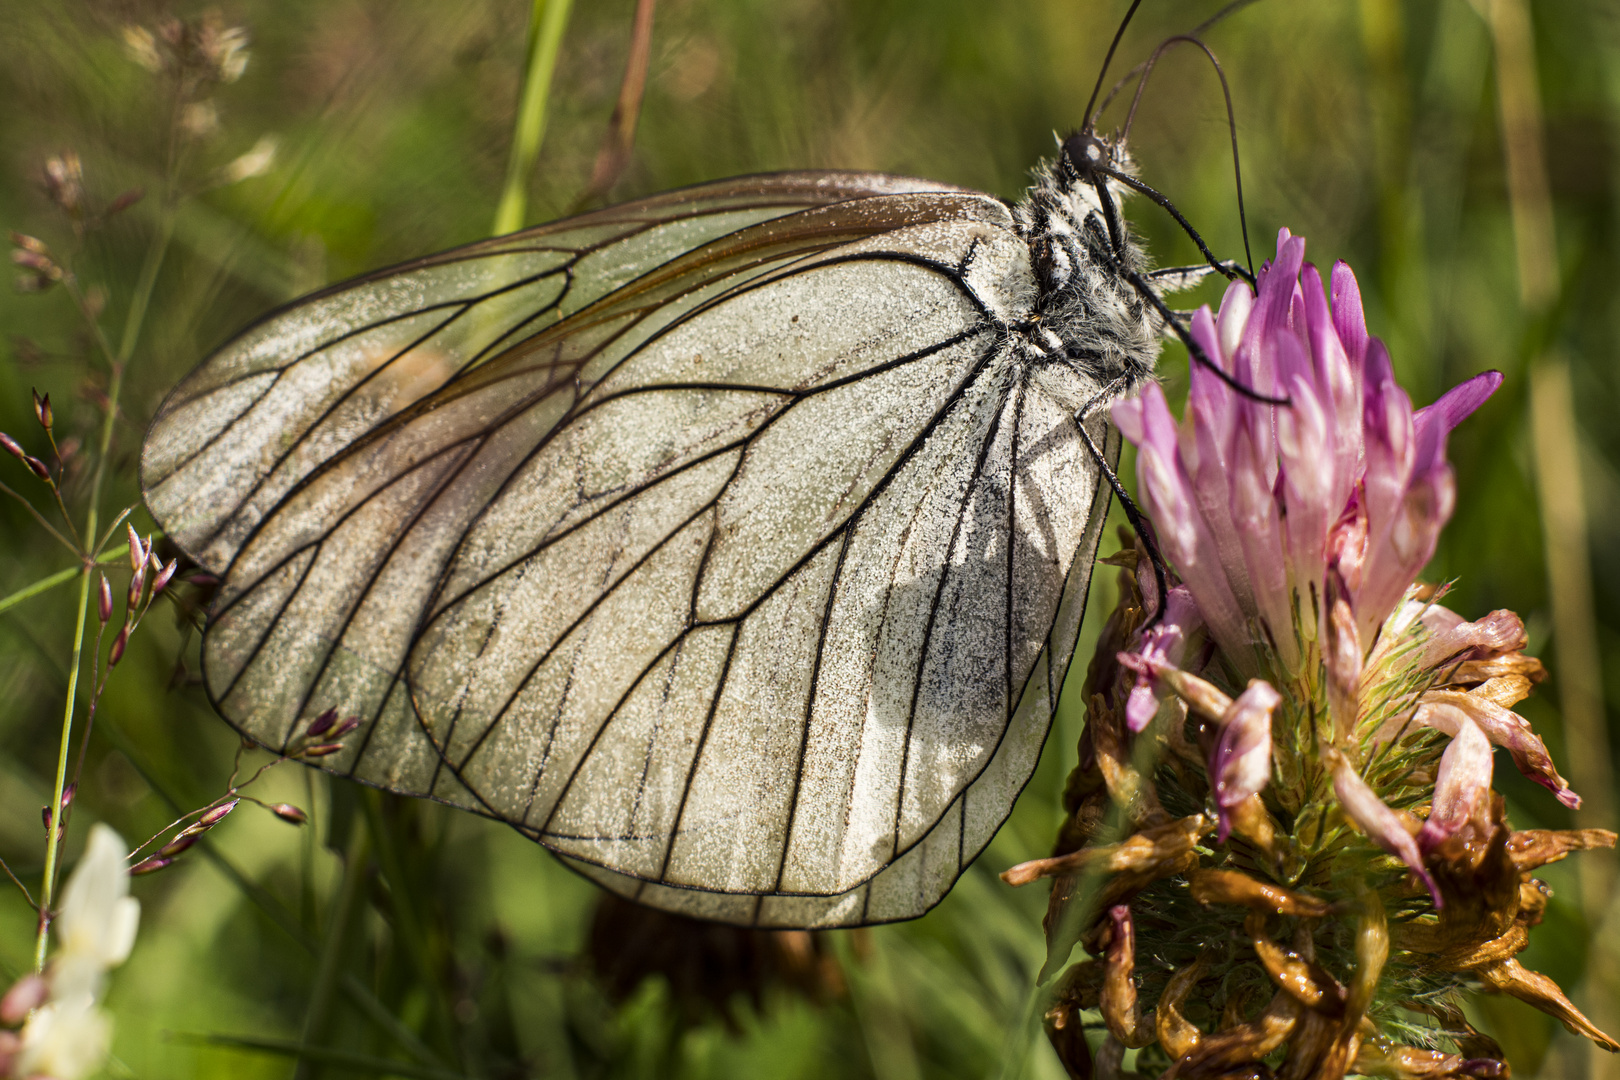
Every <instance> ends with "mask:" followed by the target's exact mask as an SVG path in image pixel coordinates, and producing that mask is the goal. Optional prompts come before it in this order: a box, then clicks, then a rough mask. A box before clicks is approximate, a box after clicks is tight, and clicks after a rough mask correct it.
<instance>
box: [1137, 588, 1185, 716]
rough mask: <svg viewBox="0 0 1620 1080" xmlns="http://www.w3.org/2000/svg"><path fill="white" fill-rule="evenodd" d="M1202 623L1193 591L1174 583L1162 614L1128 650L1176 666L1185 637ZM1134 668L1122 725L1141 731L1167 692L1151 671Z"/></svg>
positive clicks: (1181, 652)
mask: <svg viewBox="0 0 1620 1080" xmlns="http://www.w3.org/2000/svg"><path fill="white" fill-rule="evenodd" d="M1144 602H1145V601H1144ZM1202 626H1203V620H1202V619H1201V618H1200V617H1199V614H1198V605H1197V604H1195V603H1194V602H1193V598H1192V592H1191V591H1190V590H1188V588H1187V587H1186V586H1185V585H1177V586H1176V587H1175V588H1173V589H1171V590H1170V591H1169V592H1168V593H1167V594H1166V595H1165V605H1164V617H1163V618H1161V619H1160V620H1159V621H1158V622H1157V623H1155V624H1153V626H1151V627H1149V628H1148V629H1147V630H1146V631H1144V632H1143V633H1142V634H1141V635H1140V636H1139V638H1138V641H1137V644H1136V646H1135V647H1134V648H1133V649H1132V650H1131V652H1132V653H1133V654H1134V655H1137V656H1140V657H1143V658H1144V659H1149V658H1151V659H1152V660H1154V661H1157V662H1159V663H1163V664H1168V665H1169V666H1171V667H1176V666H1178V665H1179V664H1180V663H1181V659H1182V655H1183V654H1184V653H1185V652H1186V650H1187V639H1188V638H1190V637H1191V636H1192V635H1193V634H1194V633H1196V632H1197V631H1198V630H1199V629H1200V628H1201V627H1202ZM1136 671H1137V675H1136V685H1135V686H1134V687H1133V688H1132V689H1131V692H1130V696H1129V697H1128V698H1126V702H1125V726H1126V727H1128V728H1129V729H1130V730H1131V731H1132V732H1137V733H1140V732H1141V731H1143V730H1144V729H1145V728H1146V727H1147V726H1148V724H1149V723H1150V722H1151V721H1152V720H1153V718H1154V717H1155V716H1157V715H1158V712H1159V702H1160V701H1161V700H1162V699H1163V698H1164V696H1165V692H1166V691H1165V690H1164V689H1163V688H1161V687H1160V685H1159V683H1158V681H1157V680H1156V679H1154V678H1153V676H1152V674H1151V672H1149V671H1143V670H1141V669H1136Z"/></svg>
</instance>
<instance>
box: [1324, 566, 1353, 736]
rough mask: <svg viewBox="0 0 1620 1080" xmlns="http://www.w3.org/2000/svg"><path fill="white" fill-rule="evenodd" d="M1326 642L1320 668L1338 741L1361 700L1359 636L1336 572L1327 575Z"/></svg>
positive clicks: (1349, 728)
mask: <svg viewBox="0 0 1620 1080" xmlns="http://www.w3.org/2000/svg"><path fill="white" fill-rule="evenodd" d="M1327 585H1328V610H1327V615H1326V618H1325V619H1324V620H1323V621H1324V622H1325V623H1326V626H1325V631H1326V635H1325V636H1326V641H1325V642H1324V643H1323V647H1322V665H1323V667H1325V668H1326V669H1327V691H1328V711H1329V713H1330V714H1331V715H1332V717H1333V729H1334V731H1336V732H1337V733H1338V737H1339V738H1340V739H1346V738H1349V736H1350V735H1351V734H1352V733H1353V732H1354V731H1355V730H1356V719H1357V717H1358V715H1359V712H1360V699H1361V655H1362V654H1361V634H1360V633H1359V631H1358V630H1357V629H1356V616H1355V612H1353V611H1352V610H1351V609H1350V597H1349V593H1348V589H1347V588H1346V586H1345V583H1344V581H1343V580H1342V579H1341V578H1340V577H1339V575H1338V573H1337V572H1329V574H1328V576H1327Z"/></svg>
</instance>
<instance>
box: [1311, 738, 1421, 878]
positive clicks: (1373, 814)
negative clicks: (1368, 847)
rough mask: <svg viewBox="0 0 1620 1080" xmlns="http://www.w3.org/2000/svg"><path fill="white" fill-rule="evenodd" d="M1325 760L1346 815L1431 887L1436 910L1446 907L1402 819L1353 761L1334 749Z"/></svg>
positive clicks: (1324, 750)
mask: <svg viewBox="0 0 1620 1080" xmlns="http://www.w3.org/2000/svg"><path fill="white" fill-rule="evenodd" d="M1322 756H1323V758H1324V759H1325V761H1326V762H1327V765H1328V767H1329V768H1331V769H1332V770H1333V792H1334V794H1335V795H1337V796H1338V797H1339V805H1340V806H1342V807H1343V808H1344V812H1345V815H1346V816H1347V817H1349V819H1350V820H1351V821H1353V822H1355V823H1356V824H1357V825H1358V826H1359V827H1360V828H1361V830H1362V831H1363V832H1365V833H1366V834H1367V836H1368V837H1370V838H1371V839H1372V841H1373V843H1375V844H1377V845H1378V846H1379V847H1381V848H1383V849H1384V850H1385V851H1387V852H1389V853H1390V854H1391V855H1396V856H1399V858H1400V860H1401V861H1402V862H1404V863H1405V864H1406V865H1407V867H1409V868H1410V869H1411V871H1412V873H1414V874H1416V875H1417V876H1418V878H1419V879H1420V880H1421V881H1422V882H1423V884H1424V885H1426V886H1427V887H1428V890H1429V894H1430V895H1431V896H1432V897H1433V898H1434V906H1435V907H1437V908H1438V907H1440V906H1442V904H1443V901H1442V900H1441V899H1440V887H1439V886H1438V885H1436V884H1435V881H1434V878H1433V877H1431V876H1429V872H1428V871H1427V870H1425V869H1424V868H1423V853H1422V852H1421V851H1419V850H1418V845H1417V841H1416V840H1414V839H1413V838H1412V834H1411V833H1409V832H1407V831H1406V825H1405V824H1404V823H1403V822H1402V821H1401V818H1400V817H1399V815H1397V814H1396V813H1395V811H1393V810H1391V809H1390V808H1389V807H1388V806H1386V805H1385V804H1384V800H1382V799H1380V798H1379V797H1378V793H1377V792H1375V791H1373V789H1372V788H1371V787H1369V786H1367V781H1365V780H1363V779H1362V778H1361V775H1360V774H1359V773H1357V772H1356V768H1355V766H1354V765H1353V764H1351V762H1350V759H1349V758H1347V757H1345V756H1344V755H1343V754H1342V753H1340V752H1339V751H1338V750H1337V749H1335V748H1334V747H1331V746H1324V747H1323V748H1322Z"/></svg>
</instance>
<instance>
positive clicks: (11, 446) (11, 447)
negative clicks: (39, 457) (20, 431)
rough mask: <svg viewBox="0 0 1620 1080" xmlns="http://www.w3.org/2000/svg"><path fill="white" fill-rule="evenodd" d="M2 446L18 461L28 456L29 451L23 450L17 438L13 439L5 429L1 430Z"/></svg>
mask: <svg viewBox="0 0 1620 1080" xmlns="http://www.w3.org/2000/svg"><path fill="white" fill-rule="evenodd" d="M0 448H4V449H5V451H6V453H8V454H10V455H11V456H12V457H14V458H16V459H17V460H18V461H21V460H23V458H25V457H27V456H28V454H27V452H26V451H25V450H23V448H22V447H21V446H20V445H19V444H18V442H17V440H16V439H13V438H12V437H11V436H10V435H7V434H6V433H5V432H3V431H0Z"/></svg>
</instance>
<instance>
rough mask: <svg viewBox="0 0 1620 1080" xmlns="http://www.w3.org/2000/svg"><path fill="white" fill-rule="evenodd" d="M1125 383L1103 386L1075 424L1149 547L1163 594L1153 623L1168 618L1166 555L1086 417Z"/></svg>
mask: <svg viewBox="0 0 1620 1080" xmlns="http://www.w3.org/2000/svg"><path fill="white" fill-rule="evenodd" d="M1125 386H1126V380H1125V379H1124V377H1121V378H1118V379H1115V380H1114V381H1113V382H1111V383H1109V384H1108V385H1107V386H1105V387H1103V388H1102V389H1101V390H1099V391H1098V392H1097V393H1096V394H1095V395H1094V396H1093V397H1092V399H1091V400H1090V401H1088V402H1086V403H1085V405H1083V406H1082V407H1081V408H1080V410H1079V411H1078V412H1076V413H1075V414H1074V426H1075V427H1076V428H1077V429H1078V430H1079V432H1080V438H1082V439H1084V440H1085V443H1086V449H1087V450H1090V451H1091V456H1092V457H1093V458H1095V459H1096V461H1097V467H1098V468H1099V469H1101V470H1102V474H1103V476H1104V478H1106V479H1107V481H1108V486H1109V487H1111V488H1113V489H1114V494H1115V495H1117V496H1119V505H1120V507H1121V508H1122V509H1123V510H1124V511H1125V517H1126V519H1127V520H1129V521H1130V523H1131V528H1133V529H1135V530H1136V535H1137V536H1140V537H1141V538H1142V544H1143V546H1145V547H1146V548H1147V553H1148V559H1149V560H1150V561H1151V562H1152V563H1153V581H1154V583H1155V584H1156V585H1158V587H1159V589H1158V593H1159V595H1158V599H1157V602H1156V603H1155V605H1154V608H1153V618H1151V619H1149V620H1148V621H1147V623H1146V624H1145V625H1148V626H1151V625H1152V624H1153V623H1156V622H1158V621H1159V620H1160V619H1162V618H1164V602H1165V600H1164V598H1165V591H1166V588H1167V586H1166V582H1165V565H1164V558H1163V556H1161V555H1160V554H1159V545H1158V544H1157V543H1156V542H1154V539H1153V532H1152V531H1151V530H1150V529H1149V528H1148V523H1147V520H1146V517H1145V516H1144V515H1143V513H1142V511H1141V510H1140V509H1139V508H1138V507H1137V505H1136V502H1135V501H1134V500H1133V499H1132V498H1131V496H1130V493H1129V492H1127V491H1126V490H1125V485H1124V484H1122V483H1120V481H1119V474H1118V473H1116V472H1115V471H1114V467H1113V466H1112V465H1111V464H1109V462H1108V458H1107V456H1106V455H1104V454H1103V452H1102V450H1101V449H1099V448H1098V446H1097V443H1096V441H1095V440H1094V439H1092V437H1091V432H1089V431H1087V430H1086V421H1088V420H1090V419H1091V416H1092V414H1093V413H1095V412H1096V411H1097V410H1098V409H1100V408H1101V407H1102V406H1104V405H1106V404H1109V403H1110V402H1112V401H1113V400H1114V399H1115V398H1117V397H1118V396H1119V394H1120V391H1122V390H1124V389H1125Z"/></svg>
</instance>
